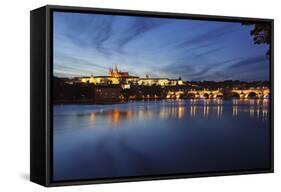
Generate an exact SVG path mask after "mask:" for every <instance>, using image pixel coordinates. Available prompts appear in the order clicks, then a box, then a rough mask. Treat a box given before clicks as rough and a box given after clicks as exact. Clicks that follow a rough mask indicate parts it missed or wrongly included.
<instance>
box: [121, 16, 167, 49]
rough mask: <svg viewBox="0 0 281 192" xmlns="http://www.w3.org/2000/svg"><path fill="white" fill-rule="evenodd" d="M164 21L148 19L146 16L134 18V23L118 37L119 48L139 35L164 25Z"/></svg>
mask: <svg viewBox="0 0 281 192" xmlns="http://www.w3.org/2000/svg"><path fill="white" fill-rule="evenodd" d="M163 24H164V23H162V22H153V20H151V19H150V20H148V19H146V18H134V19H133V21H132V23H130V25H129V26H128V27H127V30H126V31H125V32H124V33H123V34H122V35H120V36H119V38H118V42H117V44H118V49H119V50H120V49H122V48H123V47H125V46H126V45H127V44H128V43H130V42H131V41H133V40H134V39H135V38H137V37H138V36H140V35H142V34H144V33H146V32H148V31H151V30H153V29H155V28H158V27H160V26H162V25H163Z"/></svg>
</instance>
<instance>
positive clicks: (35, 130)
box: [30, 5, 274, 187]
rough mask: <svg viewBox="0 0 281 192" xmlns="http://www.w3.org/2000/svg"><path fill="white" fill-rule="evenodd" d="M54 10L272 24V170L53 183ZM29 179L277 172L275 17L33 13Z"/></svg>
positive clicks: (126, 12) (115, 12) (48, 9)
mask: <svg viewBox="0 0 281 192" xmlns="http://www.w3.org/2000/svg"><path fill="white" fill-rule="evenodd" d="M53 11H63V12H83V13H96V14H110V15H128V16H143V17H158V18H177V19H194V20H212V21H231V22H241V21H244V22H246V21H251V22H257V23H268V24H270V26H271V44H270V55H269V57H270V98H271V102H270V114H269V115H270V116H269V117H270V137H271V138H270V142H271V144H270V145H271V150H270V161H271V166H270V168H269V169H260V170H257V169H255V170H239V171H218V172H205V173H188V174H177V175H153V176H143V177H124V178H108V179H96V180H77V181H61V182H54V181H53V180H52V81H51V77H52V75H53V74H52V73H53V63H52V62H53V34H52V30H53V29H52V22H53V17H52V13H53ZM30 65H31V67H30V95H31V96H30V180H31V181H32V182H35V183H37V184H40V185H43V186H48V187H51V186H62V185H81V184H94V183H112V182H129V181H146V180H159V179H178V178H190V177H192V178H193V177H209V176H226V175H241V174H256V173H273V172H274V73H273V71H274V69H273V65H274V20H273V19H260V18H244V17H228V16H214V15H195V14H182V13H166V12H149V11H136V10H118V9H101V8H88V7H70V6H56V5H47V6H44V7H41V8H38V9H35V10H32V11H31V12H30Z"/></svg>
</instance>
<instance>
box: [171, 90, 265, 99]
mask: <svg viewBox="0 0 281 192" xmlns="http://www.w3.org/2000/svg"><path fill="white" fill-rule="evenodd" d="M224 94H228V97H229V96H230V97H232V98H240V99H247V98H258V99H263V98H268V97H269V94H270V90H269V89H268V88H263V89H233V90H230V91H228V92H224V91H223V90H222V89H218V90H188V91H169V92H168V93H167V98H175V99H176V98H177V99H179V98H192V99H200V98H202V99H203V98H208V99H216V98H223V97H224V96H226V95H224Z"/></svg>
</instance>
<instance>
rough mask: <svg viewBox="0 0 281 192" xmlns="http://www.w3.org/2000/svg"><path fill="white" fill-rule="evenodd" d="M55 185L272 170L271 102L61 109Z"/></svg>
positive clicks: (142, 103) (133, 104) (57, 113)
mask: <svg viewBox="0 0 281 192" xmlns="http://www.w3.org/2000/svg"><path fill="white" fill-rule="evenodd" d="M53 119H54V131H53V133H54V143H53V168H54V170H53V179H54V180H56V181H58V180H73V179H75V180H76V179H95V178H108V177H110V178H112V177H127V176H143V175H155V174H179V173H191V172H210V171H225V170H244V169H259V168H267V167H268V166H269V164H270V159H269V148H270V131H269V129H270V126H269V103H268V101H267V100H229V101H222V100H176V101H175V100H173V101H168V100H166V101H137V102H130V103H125V104H116V105H61V106H54V118H53Z"/></svg>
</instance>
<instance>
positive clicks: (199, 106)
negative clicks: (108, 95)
mask: <svg viewBox="0 0 281 192" xmlns="http://www.w3.org/2000/svg"><path fill="white" fill-rule="evenodd" d="M268 104H269V101H268V100H266V99H264V100H247V99H243V100H239V99H234V100H232V101H231V102H229V103H225V104H224V101H223V100H221V99H205V100H195V99H191V100H189V101H184V100H182V101H175V100H171V101H162V102H143V103H142V104H141V105H134V104H133V103H132V106H129V107H126V108H123V107H122V105H119V107H115V108H113V109H109V110H101V111H95V112H91V113H90V114H89V120H90V121H91V123H92V124H95V122H96V121H98V120H99V119H101V118H102V119H107V120H108V123H109V125H110V126H111V127H118V125H120V123H121V122H122V121H129V120H134V119H137V118H138V119H143V120H144V121H145V120H146V119H149V118H159V119H168V118H174V119H179V120H180V119H183V118H195V117H196V118H198V117H199V118H221V117H222V116H223V113H229V112H228V111H229V109H230V114H232V116H233V117H235V118H238V117H239V115H240V114H241V115H242V114H249V117H250V118H255V119H257V120H267V118H268V113H269V112H268ZM224 108H225V110H224ZM231 109H232V113H231ZM224 111H225V112H224Z"/></svg>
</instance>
